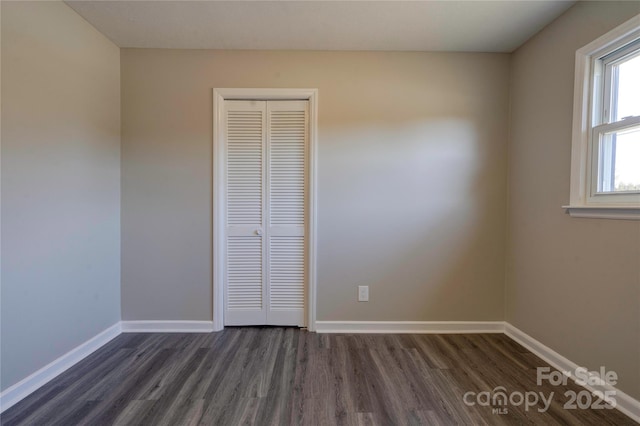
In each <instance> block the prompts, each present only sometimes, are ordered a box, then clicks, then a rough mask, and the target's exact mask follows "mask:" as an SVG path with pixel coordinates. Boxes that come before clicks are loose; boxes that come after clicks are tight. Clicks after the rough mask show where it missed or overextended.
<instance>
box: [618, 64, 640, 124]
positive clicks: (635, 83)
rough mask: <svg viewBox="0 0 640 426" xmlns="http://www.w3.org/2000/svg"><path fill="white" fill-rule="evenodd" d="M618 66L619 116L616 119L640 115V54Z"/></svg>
mask: <svg viewBox="0 0 640 426" xmlns="http://www.w3.org/2000/svg"><path fill="white" fill-rule="evenodd" d="M617 67H618V102H617V108H615V110H617V112H618V113H617V114H616V115H617V116H616V117H614V118H613V120H614V121H618V120H621V119H622V118H624V117H629V116H631V115H633V116H639V115H640V55H637V56H635V57H634V58H632V59H630V60H628V61H626V62H622V63H621V64H620V65H618V66H617Z"/></svg>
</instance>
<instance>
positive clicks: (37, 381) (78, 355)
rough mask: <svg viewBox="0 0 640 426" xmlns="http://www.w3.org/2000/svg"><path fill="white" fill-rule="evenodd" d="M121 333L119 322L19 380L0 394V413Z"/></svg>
mask: <svg viewBox="0 0 640 426" xmlns="http://www.w3.org/2000/svg"><path fill="white" fill-rule="evenodd" d="M120 332H121V329H120V322H117V323H116V324H114V325H112V326H111V327H109V328H107V329H106V330H104V331H102V332H101V333H99V334H97V335H95V336H94V337H92V338H91V339H89V340H87V341H86V342H84V343H82V344H81V345H80V346H77V347H75V348H74V349H72V350H70V351H69V352H67V353H66V354H64V355H62V356H61V357H60V358H58V359H56V360H55V361H53V362H51V363H49V364H47V365H45V366H44V367H42V368H41V369H39V370H38V371H36V372H35V373H33V374H31V375H29V376H27V377H25V378H24V379H22V380H20V381H19V382H18V383H16V384H15V385H13V386H11V387H9V388H7V389H5V390H4V391H3V392H2V393H0V413H2V412H3V411H5V410H6V409H8V408H10V407H12V406H13V405H15V404H16V403H18V402H20V401H21V400H22V399H24V398H25V397H26V396H28V395H30V394H31V393H33V392H35V391H36V390H37V389H39V388H40V387H42V386H44V385H45V384H47V383H48V382H49V381H51V380H52V379H54V378H55V377H56V376H58V375H60V374H61V373H63V372H64V371H66V370H68V369H69V368H70V367H72V366H73V365H75V364H77V363H78V362H80V361H82V360H83V359H84V358H86V357H87V356H89V355H91V354H92V353H93V352H95V351H96V350H97V349H100V348H101V347H102V346H104V345H105V344H106V343H108V342H109V341H111V340H112V339H114V338H115V337H117V336H118V335H119V334H120Z"/></svg>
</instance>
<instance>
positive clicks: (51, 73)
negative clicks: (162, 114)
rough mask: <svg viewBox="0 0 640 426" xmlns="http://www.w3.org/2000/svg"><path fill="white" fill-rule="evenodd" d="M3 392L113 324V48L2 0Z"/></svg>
mask: <svg viewBox="0 0 640 426" xmlns="http://www.w3.org/2000/svg"><path fill="white" fill-rule="evenodd" d="M1 7H2V188H1V189H2V302H1V303H2V305H1V310H2V313H1V318H0V319H1V322H2V345H1V346H2V353H1V356H2V371H1V376H2V381H1V387H2V389H6V388H7V387H9V386H11V385H12V384H14V383H16V382H18V381H19V380H21V379H23V378H24V377H26V376H28V375H29V374H31V373H33V372H34V371H36V370H37V369H39V368H41V367H43V366H45V365H46V364H48V363H49V362H51V361H53V360H55V359H56V358H58V357H59V356H61V355H63V354H65V353H66V352H68V351H69V350H71V349H73V348H74V347H76V346H78V345H79V344H81V343H83V342H85V341H86V340H88V339H90V338H91V337H93V336H95V335H96V334H98V333H99V332H101V331H102V330H104V329H106V328H107V327H109V326H111V325H113V324H114V323H116V322H117V321H119V320H120V52H119V49H118V48H117V47H116V46H115V45H114V44H112V43H111V42H110V41H109V40H107V39H106V38H105V37H104V36H103V35H101V34H100V33H98V32H97V31H96V30H95V29H94V28H93V27H92V26H90V25H89V24H88V23H87V22H85V21H84V20H83V19H82V18H80V17H79V16H78V15H77V14H76V13H75V12H74V11H73V10H71V9H70V8H69V7H68V6H66V5H65V4H64V3H61V2H16V3H13V2H4V1H3V2H2V5H1Z"/></svg>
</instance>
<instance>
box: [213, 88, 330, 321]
mask: <svg viewBox="0 0 640 426" xmlns="http://www.w3.org/2000/svg"><path fill="white" fill-rule="evenodd" d="M247 99H248V100H262V101H270V100H308V101H309V151H308V159H307V165H308V167H309V170H308V171H307V173H308V179H309V182H308V190H309V195H308V197H309V198H308V200H307V203H308V212H307V214H308V217H307V230H306V231H305V236H306V237H307V238H308V241H307V253H306V265H307V271H306V273H307V289H306V290H307V295H306V300H305V310H306V312H305V317H306V318H305V319H306V327H307V329H308V330H309V331H315V330H316V281H317V266H316V265H317V257H316V256H317V241H318V238H317V233H318V226H317V217H318V212H317V209H318V193H317V181H318V179H317V169H318V166H317V161H318V160H317V159H318V89H245V88H239V89H238V88H214V89H213V176H212V178H213V185H212V189H213V217H212V222H213V253H212V257H213V292H212V293H213V331H221V330H223V329H224V275H225V269H224V268H225V261H224V259H225V258H224V256H225V252H226V250H225V247H224V244H225V241H226V239H225V223H226V211H225V208H224V198H225V185H224V182H225V170H226V169H225V161H224V158H225V156H224V155H223V154H224V151H223V148H224V144H225V143H224V125H223V123H224V114H223V110H224V101H225V100H247Z"/></svg>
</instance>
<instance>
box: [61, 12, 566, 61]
mask: <svg viewBox="0 0 640 426" xmlns="http://www.w3.org/2000/svg"><path fill="white" fill-rule="evenodd" d="M66 3H67V4H68V5H69V6H71V7H72V8H73V9H75V10H76V11H77V12H78V13H79V14H80V15H82V16H83V17H84V18H85V19H86V20H87V21H89V22H90V23H91V24H92V25H94V26H95V27H96V28H97V29H98V30H100V31H101V32H102V33H103V34H105V35H106V36H107V37H109V38H110V39H111V40H113V41H114V42H115V43H116V44H117V45H118V46H120V47H148V48H181V49H294V50H416V51H459V52H461V51H467V52H511V51H513V50H514V49H515V48H517V47H518V46H520V45H521V44H522V43H524V42H525V41H526V40H527V39H528V38H529V37H531V36H532V35H533V34H535V33H536V32H538V31H539V30H540V29H542V28H543V27H544V26H545V25H547V24H548V23H549V22H551V21H552V20H553V19H555V18H556V17H557V16H559V15H560V14H561V13H562V12H564V11H565V10H566V9H568V8H569V7H570V6H571V5H572V4H573V3H574V1H545V0H538V1H451V0H450V1H399V0H395V1H240V0H236V1H113V0H109V1H104V0H102V1H67V2H66Z"/></svg>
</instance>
